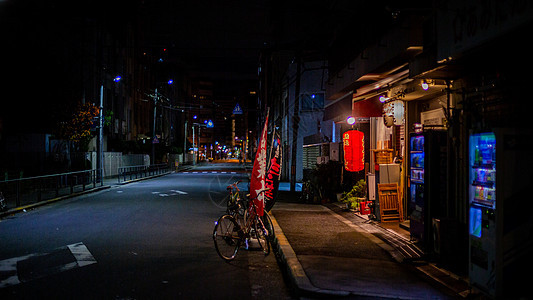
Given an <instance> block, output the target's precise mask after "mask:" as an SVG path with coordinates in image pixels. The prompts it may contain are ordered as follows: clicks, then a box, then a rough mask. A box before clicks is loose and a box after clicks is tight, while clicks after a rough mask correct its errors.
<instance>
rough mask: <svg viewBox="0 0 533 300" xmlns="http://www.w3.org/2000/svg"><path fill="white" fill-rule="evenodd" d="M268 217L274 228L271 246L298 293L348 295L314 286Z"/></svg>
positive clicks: (274, 223)
mask: <svg viewBox="0 0 533 300" xmlns="http://www.w3.org/2000/svg"><path fill="white" fill-rule="evenodd" d="M269 216H270V219H271V220H272V226H273V227H274V239H273V245H272V246H273V248H274V250H275V251H277V252H278V254H279V255H278V257H279V259H280V260H281V263H282V264H283V265H284V266H285V267H286V270H287V273H288V274H289V277H290V279H291V282H292V284H293V285H294V287H295V288H296V289H297V290H298V292H299V293H306V294H307V293H309V294H320V295H322V296H348V295H350V292H347V291H336V290H327V289H321V288H318V287H316V286H314V285H313V284H312V283H311V281H310V280H309V278H308V277H307V274H306V273H305V270H304V268H303V267H302V265H301V263H300V261H299V260H298V257H297V256H296V253H295V252H294V250H293V249H292V246H291V245H290V244H289V241H288V240H287V237H286V236H285V234H284V233H283V230H282V229H281V227H280V226H279V224H278V221H277V220H276V218H275V217H274V216H273V215H272V214H271V213H269Z"/></svg>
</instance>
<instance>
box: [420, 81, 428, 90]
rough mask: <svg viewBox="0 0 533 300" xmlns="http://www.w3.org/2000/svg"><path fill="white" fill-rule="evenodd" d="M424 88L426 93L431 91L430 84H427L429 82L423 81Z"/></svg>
mask: <svg viewBox="0 0 533 300" xmlns="http://www.w3.org/2000/svg"><path fill="white" fill-rule="evenodd" d="M422 88H423V89H424V91H427V90H428V89H429V84H428V83H427V81H425V80H424V81H422Z"/></svg>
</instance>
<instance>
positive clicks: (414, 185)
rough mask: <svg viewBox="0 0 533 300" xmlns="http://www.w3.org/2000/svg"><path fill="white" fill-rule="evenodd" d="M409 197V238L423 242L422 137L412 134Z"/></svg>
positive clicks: (423, 154) (423, 155)
mask: <svg viewBox="0 0 533 300" xmlns="http://www.w3.org/2000/svg"><path fill="white" fill-rule="evenodd" d="M409 140H410V146H411V147H410V153H409V163H410V172H409V174H410V197H409V219H410V225H409V227H410V229H409V230H410V233H411V236H412V237H414V238H416V239H418V240H419V241H423V240H424V232H425V230H424V225H425V218H424V207H425V201H424V157H425V152H424V135H422V134H412V135H411V137H410V139H409Z"/></svg>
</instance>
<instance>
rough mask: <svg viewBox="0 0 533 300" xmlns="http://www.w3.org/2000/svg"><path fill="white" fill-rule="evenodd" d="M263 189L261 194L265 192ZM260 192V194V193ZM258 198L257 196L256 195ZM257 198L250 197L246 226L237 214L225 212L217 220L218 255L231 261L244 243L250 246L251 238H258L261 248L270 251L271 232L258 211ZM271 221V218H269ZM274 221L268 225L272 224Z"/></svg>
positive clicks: (215, 237) (246, 211) (216, 240)
mask: <svg viewBox="0 0 533 300" xmlns="http://www.w3.org/2000/svg"><path fill="white" fill-rule="evenodd" d="M265 191H266V190H262V191H261V192H259V194H261V193H263V192H265ZM259 194H258V195H259ZM256 198H257V197H256ZM256 198H253V199H249V200H248V203H249V206H248V208H247V209H246V210H245V214H244V218H243V219H244V226H241V225H240V224H239V222H238V221H237V219H236V218H235V216H233V215H231V214H225V215H223V216H221V217H220V218H219V219H218V221H217V222H215V228H214V229H213V241H214V243H215V249H216V251H217V253H218V255H219V256H220V257H221V258H222V259H224V260H226V261H231V260H233V259H235V257H236V256H237V252H238V251H239V248H240V247H241V246H242V245H243V244H244V245H245V248H248V246H249V245H248V242H249V240H250V239H252V238H253V239H256V240H257V242H258V244H259V246H260V248H261V250H262V251H263V253H264V254H265V255H268V254H269V253H270V244H269V239H270V237H269V235H270V232H269V230H268V229H267V227H266V226H265V223H264V222H263V219H265V220H267V219H268V216H267V217H266V218H261V217H259V215H258V213H257V206H256V205H255V203H254V201H253V200H255V199H256ZM268 222H270V219H268ZM271 225H272V223H271V222H270V224H269V225H268V226H269V227H272V226H271Z"/></svg>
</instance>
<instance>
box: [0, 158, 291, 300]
mask: <svg viewBox="0 0 533 300" xmlns="http://www.w3.org/2000/svg"><path fill="white" fill-rule="evenodd" d="M224 168H227V166H225V165H223V164H213V165H212V169H203V170H202V171H201V172H199V173H193V172H189V173H174V174H170V175H166V176H162V177H158V178H155V179H150V180H144V181H139V182H135V183H130V184H126V185H117V186H112V187H111V188H109V189H106V190H104V191H101V192H97V193H93V194H88V195H84V196H81V197H77V198H73V199H69V200H65V201H61V202H57V203H55V204H52V205H48V206H43V207H40V208H37V209H35V210H32V211H28V212H24V213H19V214H16V215H14V216H11V217H7V218H4V219H2V220H0V237H1V243H2V246H1V247H0V298H2V299H11V298H15V299H35V297H37V298H41V299H66V298H70V299H97V298H98V299H147V298H150V299H181V298H183V299H213V298H217V299H220V298H234V299H265V298H269V299H274V298H275V299H288V298H290V295H289V291H288V289H287V288H286V284H285V282H284V280H283V277H282V274H281V272H280V268H279V266H278V264H277V262H276V258H275V256H274V254H272V253H271V254H270V255H269V256H267V257H265V256H263V254H262V253H260V252H255V251H242V250H241V251H239V255H238V257H237V259H236V260H235V261H234V262H232V263H226V262H224V261H223V260H222V259H221V258H220V257H219V256H218V255H217V253H216V251H215V249H214V246H213V240H212V237H211V236H212V231H213V226H214V221H216V220H217V218H218V217H219V216H220V215H221V214H223V213H224V210H225V209H224V207H223V206H220V205H219V203H220V202H221V199H222V198H223V197H224V196H225V193H226V186H227V185H228V184H229V183H232V182H234V181H237V180H239V179H246V178H247V177H246V174H244V173H242V172H240V173H239V172H235V171H234V170H229V169H228V170H224ZM215 172H216V173H215Z"/></svg>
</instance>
